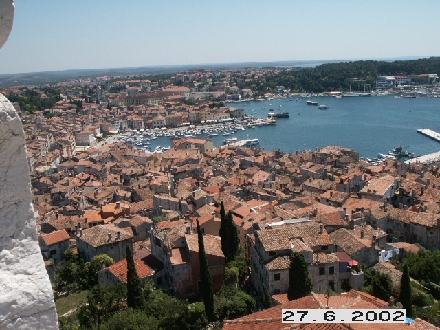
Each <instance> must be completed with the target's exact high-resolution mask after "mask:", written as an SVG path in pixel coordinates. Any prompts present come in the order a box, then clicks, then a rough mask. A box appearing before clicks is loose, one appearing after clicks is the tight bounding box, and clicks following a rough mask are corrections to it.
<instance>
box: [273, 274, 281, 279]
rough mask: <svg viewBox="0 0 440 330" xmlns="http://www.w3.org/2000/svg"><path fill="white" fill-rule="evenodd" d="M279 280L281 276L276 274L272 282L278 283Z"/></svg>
mask: <svg viewBox="0 0 440 330" xmlns="http://www.w3.org/2000/svg"><path fill="white" fill-rule="evenodd" d="M280 279H281V274H280V273H277V274H273V280H274V281H279V280H280Z"/></svg>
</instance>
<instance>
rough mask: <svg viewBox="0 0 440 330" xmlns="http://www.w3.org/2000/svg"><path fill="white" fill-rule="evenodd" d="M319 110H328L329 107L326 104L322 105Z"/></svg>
mask: <svg viewBox="0 0 440 330" xmlns="http://www.w3.org/2000/svg"><path fill="white" fill-rule="evenodd" d="M318 109H320V110H327V109H328V106H327V105H325V104H320V105H319V106H318Z"/></svg>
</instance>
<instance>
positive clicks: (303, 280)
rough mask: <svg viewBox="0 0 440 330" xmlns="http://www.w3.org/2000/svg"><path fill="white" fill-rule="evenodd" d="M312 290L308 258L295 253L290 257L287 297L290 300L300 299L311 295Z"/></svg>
mask: <svg viewBox="0 0 440 330" xmlns="http://www.w3.org/2000/svg"><path fill="white" fill-rule="evenodd" d="M312 289H313V284H312V280H311V279H310V276H309V269H308V267H307V262H306V258H305V257H304V255H303V254H302V253H300V252H293V253H292V256H291V257H290V268H289V289H288V290H287V297H288V298H289V300H294V299H299V298H302V297H305V296H307V295H309V294H310V292H312Z"/></svg>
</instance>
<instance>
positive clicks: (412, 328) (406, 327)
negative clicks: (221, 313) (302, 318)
mask: <svg viewBox="0 0 440 330" xmlns="http://www.w3.org/2000/svg"><path fill="white" fill-rule="evenodd" d="M273 298H274V299H275V300H276V301H280V302H281V303H280V304H278V305H277V306H274V307H271V308H267V309H264V310H261V311H258V312H255V313H252V314H249V315H246V316H242V317H240V318H237V319H235V320H224V321H223V330H262V329H264V330H279V329H305V330H318V329H322V330H323V329H325V330H365V329H371V328H373V329H378V330H379V329H380V330H422V329H429V330H439V329H440V328H438V327H436V326H434V325H432V324H431V323H429V322H426V321H424V320H422V319H419V318H416V319H415V320H414V321H413V322H412V323H411V324H406V323H392V324H385V323H375V324H374V325H373V324H365V323H363V324H362V323H326V324H325V325H324V324H322V323H308V324H305V323H302V324H300V323H290V324H288V323H284V322H283V317H282V316H283V311H284V310H293V309H300V310H301V309H304V310H310V309H315V310H318V309H329V310H332V309H333V310H340V309H370V310H374V309H377V310H378V311H380V310H384V309H393V308H398V307H395V306H389V304H388V303H387V302H386V301H383V300H381V299H378V298H376V297H374V296H371V295H369V294H367V293H365V292H362V291H356V290H350V291H349V292H348V293H345V294H341V295H337V296H328V295H327V294H318V293H314V292H312V294H311V295H309V296H305V297H302V298H299V299H295V300H292V301H288V300H287V297H286V295H285V294H284V295H276V296H273Z"/></svg>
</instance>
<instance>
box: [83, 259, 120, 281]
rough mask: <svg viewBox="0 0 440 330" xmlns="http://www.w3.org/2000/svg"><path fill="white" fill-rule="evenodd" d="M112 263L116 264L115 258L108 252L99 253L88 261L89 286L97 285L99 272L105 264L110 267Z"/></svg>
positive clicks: (86, 265)
mask: <svg viewBox="0 0 440 330" xmlns="http://www.w3.org/2000/svg"><path fill="white" fill-rule="evenodd" d="M112 264H114V261H113V259H112V258H111V257H109V256H108V255H106V254H98V255H97V256H94V257H93V258H92V260H91V261H90V262H86V264H85V267H86V270H87V274H88V279H87V282H88V286H89V287H90V288H92V287H94V286H95V285H97V284H98V272H99V271H100V270H101V269H102V267H103V266H104V267H108V266H110V265H112Z"/></svg>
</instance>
